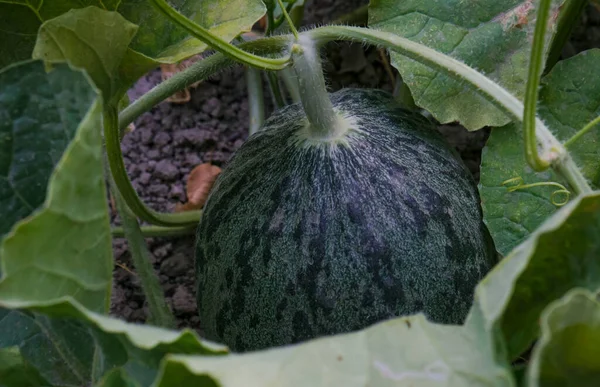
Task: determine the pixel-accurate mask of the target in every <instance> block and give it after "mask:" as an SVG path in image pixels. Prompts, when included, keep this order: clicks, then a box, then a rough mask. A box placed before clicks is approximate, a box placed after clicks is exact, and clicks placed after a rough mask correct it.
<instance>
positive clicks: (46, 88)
mask: <svg viewBox="0 0 600 387" xmlns="http://www.w3.org/2000/svg"><path fill="white" fill-rule="evenodd" d="M0 79H1V80H3V83H0V84H2V92H3V93H4V92H6V93H10V94H11V95H12V96H16V100H14V101H13V100H9V99H7V102H9V101H12V102H11V104H8V103H7V104H6V105H4V104H3V107H6V108H10V109H11V114H12V115H7V117H10V118H11V120H10V121H9V124H12V125H17V126H19V125H21V126H23V128H24V129H27V130H28V131H29V132H28V133H29V136H30V140H29V141H23V142H22V143H20V144H21V145H20V146H21V147H22V148H23V149H24V150H27V149H28V150H29V152H30V153H39V154H44V153H48V154H52V156H53V158H52V160H57V162H56V163H55V165H54V169H52V167H47V168H46V170H47V174H48V175H49V176H50V177H49V178H48V176H46V180H48V181H49V184H48V189H47V190H46V188H45V187H44V186H43V185H38V186H37V187H31V189H37V190H39V191H41V192H42V194H41V195H42V204H40V205H39V206H38V207H39V208H38V209H37V210H35V211H32V213H31V214H29V215H28V216H27V217H24V218H23V219H17V222H16V225H14V226H13V227H12V229H11V231H10V232H9V233H8V234H7V235H6V237H5V239H4V240H3V241H2V243H1V244H0V256H1V257H2V259H1V261H0V265H1V266H2V271H3V277H2V279H1V280H0V308H4V309H0V349H3V352H2V353H7V351H9V350H8V348H17V349H18V350H19V354H20V356H21V357H22V359H23V362H25V363H26V364H27V365H30V366H31V367H34V368H35V369H36V370H37V371H38V372H39V374H40V375H41V376H42V377H43V378H44V379H46V380H48V381H49V383H51V384H52V385H57V386H82V385H92V384H93V383H95V382H96V381H98V380H99V379H100V378H101V377H102V376H103V375H104V374H105V373H106V372H109V371H111V370H113V369H118V368H121V369H122V370H123V372H124V373H125V374H126V375H127V377H128V378H130V379H131V380H134V381H135V382H136V383H138V384H139V385H142V386H146V385H149V384H150V382H151V381H152V380H153V379H154V378H155V377H156V372H157V370H158V366H159V363H160V361H161V359H162V358H163V357H164V356H165V354H167V353H183V354H190V353H192V354H222V353H225V351H226V349H225V348H223V347H221V346H215V345H212V344H210V343H203V342H201V341H200V340H199V338H198V336H197V335H196V334H194V333H192V332H190V331H184V332H173V331H167V330H162V329H157V328H153V327H150V326H148V327H144V326H139V325H134V324H126V323H125V322H123V321H120V320H117V319H113V318H109V317H107V316H105V315H103V314H102V313H106V312H107V311H108V305H109V301H110V289H111V280H112V265H113V263H112V251H111V237H110V228H109V227H110V225H109V212H108V206H107V202H106V191H105V181H104V170H103V156H102V135H101V133H102V131H101V114H100V110H101V104H100V102H99V101H100V99H99V98H97V97H98V94H97V92H96V91H95V89H94V88H93V86H92V85H91V83H90V81H89V80H88V78H87V77H86V76H85V75H84V74H83V73H81V72H80V71H76V70H72V69H71V68H69V67H68V66H67V65H64V64H63V65H57V66H55V68H54V69H53V70H52V71H51V72H50V73H46V72H44V66H43V64H42V63H41V62H27V63H23V64H21V65H18V66H12V67H9V68H8V69H7V70H5V71H4V72H2V73H0ZM19 80H20V81H19ZM59 86H60V87H59ZM63 99H64V100H63ZM56 100H61V101H62V102H61V104H57V102H56ZM30 105H31V106H34V107H35V106H37V107H38V108H37V109H33V108H31V107H30ZM44 107H47V108H48V109H56V110H57V111H58V113H54V112H48V111H46V110H45V109H44ZM72 112H83V113H82V114H80V115H79V116H77V115H74V114H73V113H72ZM60 113H62V114H63V121H58V122H55V120H52V119H51V118H52V117H54V115H56V114H60ZM46 115H50V116H52V117H50V118H49V117H46ZM77 119H80V120H81V122H79V123H78V122H77ZM23 123H26V124H27V125H26V126H25V125H24V124H23ZM69 125H73V127H72V128H71V127H70V126H69ZM57 127H58V128H62V130H63V132H64V133H63V136H65V137H66V138H65V139H63V138H62V137H60V139H61V141H56V144H55V145H56V146H55V147H54V148H53V147H52V146H51V145H54V144H53V143H52V142H50V145H49V146H48V147H46V148H44V147H39V148H38V146H39V143H40V142H39V141H36V139H38V138H43V139H46V137H51V133H52V132H51V131H55V130H56V131H58V129H57ZM46 132H48V133H46ZM67 134H68V136H70V137H68V136H67ZM69 140H70V143H69ZM64 142H66V143H68V145H66V146H65V145H64ZM19 162H31V158H26V157H24V158H21V159H15V160H14V162H13V163H14V164H15V165H18V163H19ZM34 166H35V165H33V166H32V168H31V171H32V172H30V173H34V172H35V168H33V167H34ZM46 192H47V194H46V195H44V193H46ZM44 197H45V199H44ZM13 368H14V367H13Z"/></svg>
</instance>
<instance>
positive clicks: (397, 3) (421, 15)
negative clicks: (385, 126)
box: [369, 0, 563, 130]
mask: <svg viewBox="0 0 600 387" xmlns="http://www.w3.org/2000/svg"><path fill="white" fill-rule="evenodd" d="M562 1H563V0H556V1H555V2H554V4H553V11H552V12H553V13H555V14H556V12H557V7H558V6H559V5H560V4H561V3H562ZM533 3H534V2H533V1H531V0H504V1H498V0H481V1H477V2H472V1H463V0H447V1H439V0H371V3H370V6H369V26H370V27H373V28H377V29H380V30H383V31H388V32H393V33H395V34H397V35H400V36H403V37H405V38H408V39H411V40H414V41H416V42H419V43H422V44H425V45H427V46H429V47H431V48H434V49H436V50H438V51H440V52H443V53H445V54H448V55H450V56H452V57H454V58H456V59H459V60H461V61H463V62H465V63H466V64H468V65H470V66H471V67H474V68H476V69H477V70H479V71H480V72H482V73H483V74H485V75H486V76H488V77H490V78H492V79H494V80H495V81H497V82H499V83H500V84H501V85H502V86H504V87H505V88H507V89H508V90H510V91H511V92H513V94H515V95H516V96H519V97H521V96H522V95H523V94H524V91H525V84H526V80H527V66H528V63H529V54H530V47H531V41H532V37H533V30H534V26H535V19H536V15H535V12H536V9H535V7H534V5H533ZM548 35H549V36H548V40H549V39H550V38H551V34H548ZM391 58H392V64H393V65H394V66H395V67H396V68H397V69H398V70H399V71H400V74H401V75H402V79H403V80H404V82H406V84H407V85H408V87H409V88H410V90H411V92H412V94H413V97H414V100H415V103H416V104H417V105H418V106H421V107H423V108H425V109H427V110H428V111H430V112H431V113H432V114H433V115H434V116H435V118H436V119H438V120H439V121H441V122H443V123H447V122H452V121H459V122H460V123H462V124H463V125H464V126H465V127H466V128H467V129H469V130H475V129H479V128H482V127H484V126H501V125H505V124H507V123H508V122H509V121H510V120H509V118H508V117H507V116H506V115H504V114H503V113H502V112H500V111H499V110H498V109H497V108H496V107H494V106H492V105H491V104H490V103H489V102H487V101H486V100H485V99H484V98H482V97H480V96H479V95H478V94H477V93H475V92H473V91H472V90H471V89H469V88H467V87H465V85H463V84H461V83H460V82H457V81H455V80H452V79H451V78H449V77H448V76H446V75H443V74H441V73H439V72H437V71H435V70H432V69H430V68H429V67H427V66H424V65H421V64H419V63H418V62H416V61H414V60H412V59H408V58H405V57H402V56H401V55H399V54H394V53H393V54H392V55H391Z"/></svg>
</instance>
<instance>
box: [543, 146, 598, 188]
mask: <svg viewBox="0 0 600 387" xmlns="http://www.w3.org/2000/svg"><path fill="white" fill-rule="evenodd" d="M553 168H554V170H555V171H556V172H558V174H560V175H561V176H563V177H564V178H565V179H566V180H567V181H568V182H569V185H570V186H571V187H572V188H573V190H574V191H575V193H577V194H578V195H583V194H588V193H590V192H592V191H593V189H592V187H590V185H589V183H588V182H587V179H586V178H585V176H583V175H582V174H581V170H580V169H579V167H578V166H577V164H575V162H574V161H573V159H572V158H571V156H569V155H567V156H565V158H564V159H563V160H562V161H561V162H560V163H555V164H554V165H553Z"/></svg>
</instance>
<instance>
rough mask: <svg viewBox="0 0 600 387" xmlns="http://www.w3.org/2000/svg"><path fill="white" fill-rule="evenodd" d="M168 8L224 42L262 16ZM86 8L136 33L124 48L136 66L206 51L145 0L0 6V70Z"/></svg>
mask: <svg viewBox="0 0 600 387" xmlns="http://www.w3.org/2000/svg"><path fill="white" fill-rule="evenodd" d="M171 4H172V5H173V6H174V7H175V8H177V9H178V10H179V11H180V12H182V13H183V14H184V15H186V16H187V17H189V18H191V19H192V20H194V21H195V22H197V23H199V24H201V25H202V26H204V27H206V28H208V29H209V30H210V31H211V32H212V33H214V34H216V35H218V36H220V37H221V38H223V39H225V40H228V41H229V40H231V39H233V38H234V37H235V36H237V35H238V34H239V33H240V32H242V31H244V30H247V29H250V27H251V26H252V25H253V24H254V22H256V20H258V19H259V18H260V17H261V16H262V15H263V14H264V13H265V6H264V4H263V3H262V1H261V0H191V1H190V0H174V1H172V2H171ZM88 6H96V7H99V8H101V9H103V10H107V11H115V10H116V11H118V12H119V13H120V14H121V15H123V16H124V17H125V18H126V19H127V20H129V21H130V22H132V23H134V24H137V25H138V26H139V27H140V28H139V30H138V32H137V34H136V35H135V38H134V39H133V42H132V44H131V47H130V48H131V49H132V50H134V51H136V54H137V55H136V54H131V55H133V56H135V57H136V59H137V60H138V61H141V62H144V61H146V62H147V61H148V60H149V58H153V59H154V60H155V61H157V62H165V63H174V62H178V61H180V60H182V59H185V58H187V57H189V56H192V55H194V54H197V53H200V52H202V51H204V50H205V49H206V48H207V46H206V45H205V44H204V43H202V42H200V41H198V40H197V39H194V38H190V37H189V36H188V34H187V32H186V31H184V30H182V29H180V28H179V27H177V26H175V25H174V24H172V23H171V22H170V21H169V20H168V19H167V18H166V17H164V16H163V15H162V14H161V13H160V12H159V11H157V10H156V9H155V8H154V7H153V6H152V5H151V3H150V2H149V1H147V0H120V1H119V0H52V1H49V0H46V1H43V0H0V25H1V26H2V28H0V68H2V67H4V66H6V65H8V64H10V63H13V62H17V61H20V60H24V59H29V58H31V53H32V51H33V48H34V45H35V42H36V34H37V32H38V29H39V28H40V26H41V25H42V23H44V22H46V21H48V20H50V19H52V18H55V17H57V16H60V15H62V14H64V13H66V12H68V11H69V10H71V9H80V8H85V7H88ZM84 24H85V23H84ZM111 28H112V25H110V24H108V25H105V26H104V30H103V31H102V32H100V31H98V33H101V34H107V35H110V33H111ZM72 38H73V37H72ZM71 40H72V39H71ZM144 56H146V57H148V58H144Z"/></svg>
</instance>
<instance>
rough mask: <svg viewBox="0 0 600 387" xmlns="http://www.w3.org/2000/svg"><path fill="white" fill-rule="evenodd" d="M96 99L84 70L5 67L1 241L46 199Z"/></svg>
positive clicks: (0, 80) (0, 99)
mask: <svg viewBox="0 0 600 387" xmlns="http://www.w3.org/2000/svg"><path fill="white" fill-rule="evenodd" d="M95 98H96V92H95V91H94V90H93V88H91V87H89V86H88V81H87V79H86V78H85V76H84V75H83V74H81V73H74V72H72V71H71V70H69V69H68V68H66V67H65V66H62V67H60V68H57V69H56V71H54V72H52V73H51V75H49V76H47V75H46V73H45V72H44V68H43V65H42V64H41V63H30V64H27V65H23V66H16V67H11V68H8V69H5V70H4V71H0V117H2V119H1V120H0V212H1V213H2V217H0V239H1V238H2V236H3V235H4V234H6V233H7V232H8V231H9V230H10V229H11V228H12V226H13V224H14V223H16V222H17V221H19V220H21V219H23V218H25V217H27V216H29V215H31V213H33V212H34V211H35V210H36V209H37V208H39V207H40V206H41V205H42V203H43V202H44V199H45V198H46V186H47V184H48V180H49V179H50V175H51V173H52V171H53V170H54V167H55V165H56V164H57V163H58V161H59V160H60V158H61V156H62V154H63V152H64V150H65V149H66V147H67V146H68V144H69V143H70V142H71V140H72V139H73V137H74V136H75V132H76V130H77V127H78V126H79V123H80V122H81V120H82V119H83V118H84V116H85V115H86V113H87V111H88V109H89V108H90V106H91V104H92V103H93V101H94V99H95Z"/></svg>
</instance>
